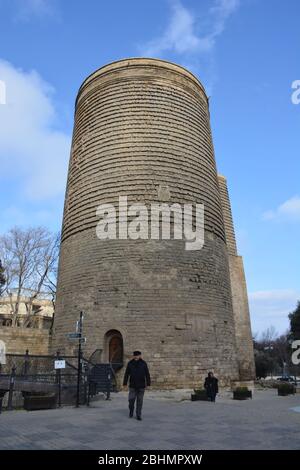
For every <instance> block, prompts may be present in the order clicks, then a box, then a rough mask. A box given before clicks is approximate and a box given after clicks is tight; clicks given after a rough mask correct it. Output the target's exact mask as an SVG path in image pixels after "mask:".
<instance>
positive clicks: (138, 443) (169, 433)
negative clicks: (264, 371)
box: [0, 390, 300, 450]
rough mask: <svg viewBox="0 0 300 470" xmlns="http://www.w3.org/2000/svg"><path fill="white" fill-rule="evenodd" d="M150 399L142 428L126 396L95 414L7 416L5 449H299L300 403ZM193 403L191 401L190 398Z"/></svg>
mask: <svg viewBox="0 0 300 470" xmlns="http://www.w3.org/2000/svg"><path fill="white" fill-rule="evenodd" d="M182 396H183V395H182V393H180V392H177V393H168V392H167V393H166V392H154V391H153V392H151V391H149V392H146V395H145V401H144V409H143V421H141V422H140V421H137V420H136V419H129V418H128V413H127V394H126V393H125V392H120V393H117V394H113V395H112V399H111V401H105V400H99V401H96V402H93V403H92V404H91V406H90V408H86V407H84V406H83V407H81V408H79V409H75V408H73V407H65V408H62V409H56V410H46V411H32V412H27V411H11V412H7V411H6V412H3V413H2V414H1V415H0V449H87V450H89V449H108V450H112V449H121V450H125V449H153V450H154V449H199V450H206V449H299V448H300V395H299V394H298V395H295V396H289V397H278V396H277V395H276V391H275V390H265V391H256V392H255V395H254V398H253V400H247V401H241V402H240V401H233V400H232V399H230V397H229V396H228V395H227V394H223V395H222V396H221V397H220V398H219V400H218V401H217V403H215V404H214V403H208V402H191V401H187V400H182ZM185 396H188V393H185Z"/></svg>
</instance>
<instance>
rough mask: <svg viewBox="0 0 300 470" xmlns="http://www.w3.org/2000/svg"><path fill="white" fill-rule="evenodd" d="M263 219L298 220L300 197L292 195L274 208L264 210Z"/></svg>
mask: <svg viewBox="0 0 300 470" xmlns="http://www.w3.org/2000/svg"><path fill="white" fill-rule="evenodd" d="M263 219H264V220H277V221H286V220H293V221H300V197H299V196H293V197H291V198H290V199H288V200H287V201H285V202H284V203H283V204H280V205H279V206H278V207H277V208H276V209H275V210H269V211H266V212H264V214H263Z"/></svg>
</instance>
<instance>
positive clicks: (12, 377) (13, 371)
mask: <svg viewBox="0 0 300 470" xmlns="http://www.w3.org/2000/svg"><path fill="white" fill-rule="evenodd" d="M15 376H16V366H13V368H12V369H11V374H10V378H9V392H8V404H7V409H8V410H9V411H11V410H12V409H13V406H12V399H13V392H14V385H15Z"/></svg>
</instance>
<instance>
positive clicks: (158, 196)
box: [53, 59, 239, 388]
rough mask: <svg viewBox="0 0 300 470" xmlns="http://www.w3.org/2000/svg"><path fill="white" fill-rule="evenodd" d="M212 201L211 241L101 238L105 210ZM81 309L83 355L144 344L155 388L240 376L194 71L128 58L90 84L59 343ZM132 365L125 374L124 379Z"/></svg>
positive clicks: (66, 233)
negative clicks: (196, 246) (192, 247)
mask: <svg viewBox="0 0 300 470" xmlns="http://www.w3.org/2000/svg"><path fill="white" fill-rule="evenodd" d="M119 196H127V199H128V206H130V205H131V204H133V203H137V202H138V203H143V204H145V205H146V206H147V208H149V207H150V204H151V203H162V202H165V203H166V204H174V203H177V204H180V205H181V206H182V205H183V204H184V203H190V204H194V205H195V204H196V203H199V204H200V203H203V204H204V209H205V213H204V225H205V240H204V246H203V248H202V249H201V250H196V251H188V250H186V249H185V241H184V240H174V239H171V240H161V239H160V240H152V239H150V237H149V239H148V240H131V239H120V238H119V237H118V235H117V237H116V239H114V240H100V239H98V238H97V235H96V226H97V224H98V222H99V216H97V214H96V210H97V207H98V206H99V205H100V204H112V205H113V206H114V207H116V212H117V214H118V204H119ZM81 310H83V311H84V313H85V318H84V335H85V336H86V338H87V343H86V345H85V346H84V348H85V352H84V354H85V356H87V357H89V356H91V355H92V354H93V352H94V351H96V350H101V351H98V352H99V354H98V361H99V360H101V361H103V362H107V361H108V360H111V361H115V362H118V361H122V359H123V360H124V361H126V360H127V359H128V358H129V357H130V355H131V354H132V351H133V350H135V349H140V350H141V351H142V353H143V357H144V359H145V360H146V361H147V362H148V364H149V367H150V370H151V373H152V378H153V386H154V387H157V388H168V387H193V386H199V385H201V381H202V380H203V378H204V375H206V373H207V371H208V370H214V371H215V373H216V374H217V375H218V376H219V378H220V380H221V383H223V384H225V383H229V381H230V380H238V379H239V372H238V362H237V353H236V341H235V330H234V317H233V309H232V297H231V286H230V275H229V265H228V252H227V246H226V241H225V234H224V222H223V215H222V208H221V200H220V193H219V186H218V178H217V172H216V164H215V158H214V152H213V145H212V138H211V131H210V123H209V110H208V100H207V97H206V94H205V91H204V88H203V86H202V85H201V83H200V82H199V81H198V80H197V79H196V77H195V76H194V75H192V74H191V73H190V72H188V71H187V70H185V69H184V68H182V67H180V66H177V65H175V64H171V63H169V62H165V61H162V60H156V59H128V60H121V61H118V62H115V63H112V64H109V65H106V66H104V67H102V68H101V69H99V70H97V71H96V72H95V73H93V74H92V75H90V76H89V77H88V78H87V79H86V80H85V82H84V83H83V85H82V86H81V88H80V90H79V93H78V97H77V100H76V111H75V126H74V133H73V142H72V149H71V158H70V166H69V175H68V183H67V191H66V200H65V208H64V218H63V230H62V244H61V252H60V263H59V280H58V293H57V303H56V314H55V324H54V326H55V330H54V331H55V335H54V341H53V348H55V349H60V350H61V351H63V350H65V351H66V352H71V351H72V348H73V343H71V342H70V341H69V340H68V339H67V338H66V334H67V333H68V332H71V331H73V330H74V327H75V322H76V320H77V319H78V316H79V312H80V311H81ZM122 372H123V371H122V370H121V371H120V373H121V374H122Z"/></svg>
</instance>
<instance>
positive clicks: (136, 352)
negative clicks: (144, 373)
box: [133, 351, 142, 356]
mask: <svg viewBox="0 0 300 470" xmlns="http://www.w3.org/2000/svg"><path fill="white" fill-rule="evenodd" d="M133 355H134V356H141V355H142V353H141V351H133Z"/></svg>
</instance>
